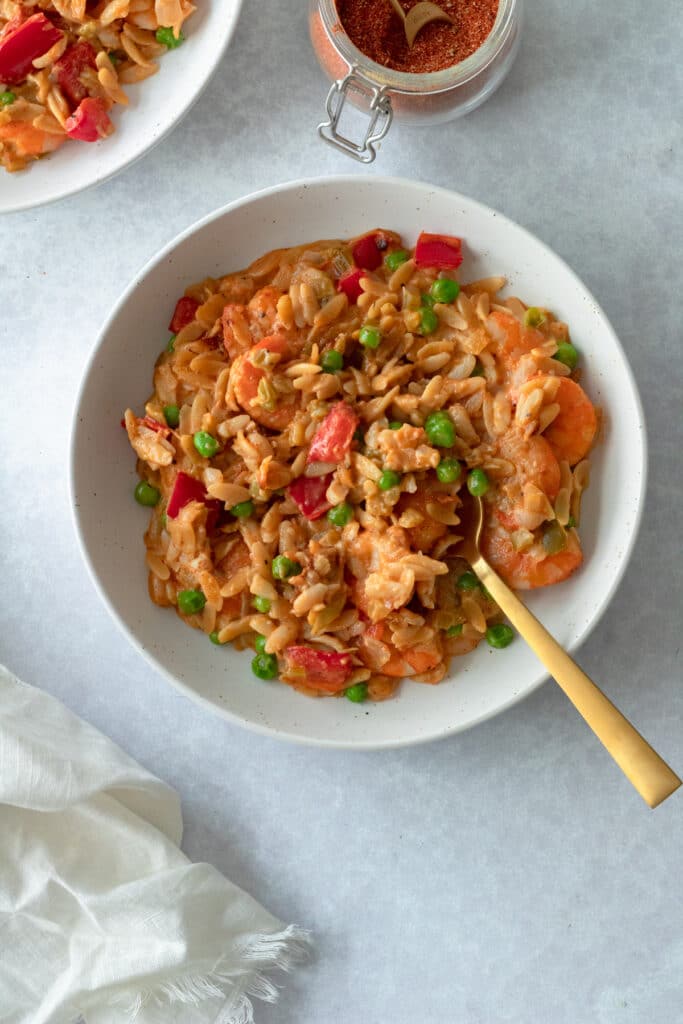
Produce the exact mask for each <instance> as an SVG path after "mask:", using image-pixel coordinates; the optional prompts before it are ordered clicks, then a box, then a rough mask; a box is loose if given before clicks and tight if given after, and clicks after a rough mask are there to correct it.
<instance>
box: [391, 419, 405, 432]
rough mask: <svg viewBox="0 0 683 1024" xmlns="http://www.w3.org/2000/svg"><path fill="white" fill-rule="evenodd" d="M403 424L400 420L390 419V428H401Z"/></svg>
mask: <svg viewBox="0 0 683 1024" xmlns="http://www.w3.org/2000/svg"><path fill="white" fill-rule="evenodd" d="M402 426H403V424H402V423H401V421H400V420H390V421H389V430H400V429H401V427H402Z"/></svg>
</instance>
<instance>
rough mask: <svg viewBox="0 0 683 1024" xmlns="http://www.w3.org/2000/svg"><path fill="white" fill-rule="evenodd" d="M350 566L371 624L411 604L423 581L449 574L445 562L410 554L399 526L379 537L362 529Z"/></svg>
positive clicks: (359, 600)
mask: <svg viewBox="0 0 683 1024" xmlns="http://www.w3.org/2000/svg"><path fill="white" fill-rule="evenodd" d="M348 566H349V569H350V570H351V572H352V574H353V575H354V577H355V580H354V582H353V584H352V591H353V594H354V600H355V601H356V604H357V605H358V607H359V608H360V609H361V611H363V612H364V613H365V614H366V615H367V616H368V618H369V619H370V620H371V621H372V622H379V621H380V620H381V619H386V617H387V616H388V615H390V614H391V612H392V611H394V610H396V609H398V608H403V607H404V605H406V604H408V602H409V601H410V599H411V597H412V596H413V593H414V590H415V584H416V583H418V582H419V581H420V580H431V579H432V578H433V577H434V576H441V575H443V574H445V573H447V572H448V566H447V565H445V564H444V563H443V562H438V561H436V559H434V558H428V557H427V556H426V555H423V554H420V553H419V552H414V551H411V550H410V548H409V546H408V537H407V534H406V531H405V530H402V529H401V527H399V526H390V527H389V529H388V530H387V531H386V532H385V533H383V534H381V535H380V536H377V535H376V534H374V533H372V532H370V531H369V530H361V531H360V533H359V534H358V535H357V536H356V537H355V538H354V539H353V540H351V541H350V542H349V545H348Z"/></svg>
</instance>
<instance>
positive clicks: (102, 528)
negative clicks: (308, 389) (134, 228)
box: [71, 176, 646, 748]
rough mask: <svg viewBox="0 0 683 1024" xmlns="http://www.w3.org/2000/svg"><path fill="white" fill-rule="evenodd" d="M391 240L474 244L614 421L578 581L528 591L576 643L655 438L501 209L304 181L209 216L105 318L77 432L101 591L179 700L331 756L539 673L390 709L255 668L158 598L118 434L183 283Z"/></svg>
mask: <svg viewBox="0 0 683 1024" xmlns="http://www.w3.org/2000/svg"><path fill="white" fill-rule="evenodd" d="M377 226H382V227H387V228H391V229H393V230H396V231H399V232H401V233H402V235H403V237H404V239H405V241H406V242H408V243H414V241H415V238H416V236H417V234H418V233H419V231H420V230H421V229H425V230H428V231H443V232H446V233H448V234H457V235H461V236H463V237H464V239H465V240H466V246H467V249H466V258H465V263H464V265H463V268H462V271H461V273H462V277H463V280H467V279H468V278H469V279H474V278H479V277H483V276H485V275H488V274H501V273H504V274H506V275H507V277H508V280H509V282H510V286H509V291H510V293H514V294H518V295H520V296H521V297H523V298H525V299H526V300H528V301H529V302H530V303H534V304H537V305H540V306H547V307H549V308H551V309H553V310H554V311H555V312H556V313H557V315H558V316H560V317H562V318H563V319H566V320H567V321H568V322H569V325H570V328H571V331H572V337H573V338H574V339H575V340H576V343H577V346H578V347H579V348H580V349H581V351H582V354H583V360H582V364H583V366H584V368H585V378H584V382H585V386H586V388H587V390H588V391H589V393H590V395H591V397H592V399H593V400H594V401H595V402H596V403H597V404H598V405H600V406H602V408H603V409H604V412H605V417H604V427H603V431H602V435H601V439H600V443H599V444H598V446H597V448H596V450H595V453H594V457H593V473H592V481H591V486H590V488H589V490H588V492H587V494H586V497H585V503H584V506H583V509H582V528H581V536H582V540H583V544H584V551H585V562H584V565H583V566H582V568H581V569H580V570H579V572H577V573H576V574H575V575H574V576H572V577H571V579H569V580H568V581H567V582H565V583H563V584H560V585H559V586H555V587H550V588H548V589H546V590H542V591H535V592H533V593H530V594H528V595H527V597H526V598H525V599H526V600H528V604H529V607H530V608H531V609H532V610H533V611H534V613H535V614H537V615H538V616H539V618H540V619H541V620H542V621H543V622H544V623H545V625H546V626H547V627H548V628H549V629H550V630H551V631H552V632H553V634H554V635H555V636H556V637H557V638H558V640H559V641H560V642H561V643H562V644H564V645H565V646H566V647H568V648H574V647H576V646H577V645H578V644H579V643H580V642H581V641H582V640H583V639H584V638H585V637H586V636H587V634H588V633H589V631H590V630H591V629H592V627H593V626H595V624H596V622H597V621H598V619H599V617H600V615H601V614H602V612H603V611H604V610H605V608H606V606H607V604H608V602H609V600H610V598H611V597H612V595H613V594H614V591H615V589H616V587H617V584H618V583H619V580H620V579H621V576H622V574H623V572H624V569H625V567H626V563H627V561H628V558H629V555H630V552H631V549H632V546H633V542H634V539H635V536H636V531H637V528H638V523H639V519H640V514H641V508H642V504H643V491H644V485H645V467H646V443H645V428H644V423H643V414H642V410H641V405H640V400H639V398H638V393H637V391H636V386H635V383H634V381H633V377H632V375H631V371H630V369H629V366H628V363H627V362H626V358H625V356H624V353H623V351H622V348H621V346H620V344H619V342H618V340H617V338H616V336H615V334H614V331H613V330H612V328H611V327H610V324H609V323H608V321H607V319H606V317H605V315H604V313H603V312H602V310H601V309H600V307H599V306H598V304H597V302H596V301H595V299H594V298H593V297H592V296H591V295H590V293H589V292H588V291H587V290H586V288H585V287H584V285H583V284H582V283H581V281H579V279H578V278H577V277H576V276H575V274H574V273H573V272H572V271H571V270H570V269H569V268H568V267H567V266H566V264H565V263H563V262H562V260H561V259H559V257H557V256H556V255H555V254H554V253H553V252H551V250H550V249H548V248H547V247H546V246H545V245H543V244H542V243H541V242H539V241H538V239H536V238H534V237H533V236H532V235H530V234H528V232H526V231H525V230H523V229H522V228H520V227H518V226H517V225H516V224H513V223H512V222H511V221H509V220H507V219H506V218H505V217H503V216H501V215H500V214H497V213H495V212H494V211H492V210H490V209H488V208H487V207H485V206H482V205H480V204H479V203H476V202H473V201H472V200H471V199H467V198H465V197H464V196H461V195H458V194H457V193H455V192H448V191H445V190H444V189H439V188H431V187H430V186H428V185H424V184H419V183H413V182H408V181H401V180H397V179H391V178H379V177H372V178H362V177H357V176H353V177H342V178H327V179H322V180H313V181H307V182H294V183H291V184H287V185H282V186H278V187H277V188H272V189H268V190H266V191H264V192H259V193H257V194H256V195H253V196H248V197H247V198H246V199H242V200H239V201H238V202H235V203H231V204H230V205H228V206H226V207H224V208H223V209H222V210H219V211H218V212H217V213H214V214H212V215H211V216H210V217H207V218H206V219H205V220H203V221H200V222H199V223H198V224H196V225H195V226H193V227H192V228H190V229H189V230H188V231H186V232H185V233H184V234H182V235H180V236H179V237H178V238H176V239H175V240H174V241H173V242H171V244H170V245H168V246H167V247H166V248H165V249H164V250H163V251H162V252H161V253H159V255H158V256H156V257H155V258H154V259H153V260H151V261H150V262H149V263H148V264H147V266H146V267H144V268H143V270H142V271H141V273H140V274H139V275H138V276H137V278H136V279H135V280H134V281H133V282H132V284H131V285H130V286H129V288H128V289H127V290H126V292H125V294H124V295H123V297H122V298H121V300H120V302H119V303H118V305H117V306H116V308H115V309H114V311H113V313H112V314H111V316H110V317H109V319H108V321H107V323H106V324H105V326H104V329H103V331H102V333H101V335H100V337H99V339H98V341H97V344H96V346H95V351H94V353H93V355H92V357H91V360H90V363H89V365H88V368H87V370H86V373H85V378H84V381H83V385H82V389H81V393H80V397H79V399H78V403H77V408H76V414H75V419H74V430H73V439H72V466H71V469H72V489H73V503H74V509H75V518H76V528H77V531H78V533H79V536H80V541H81V544H82V548H83V552H84V555H85V558H86V561H87V562H88V565H89V567H90V570H91V572H92V575H93V578H94V580H95V583H96V585H97V587H98V589H99V591H100V593H101V595H102V597H103V599H104V601H105V603H106V604H107V607H108V608H109V610H110V612H111V613H112V615H113V616H114V618H115V619H116V621H117V622H118V623H119V625H120V626H121V628H122V629H123V631H124V632H125V633H126V635H127V636H128V638H129V640H130V641H131V642H132V643H133V644H134V645H135V646H136V647H137V648H138V650H140V652H141V653H142V654H144V656H145V657H146V658H147V659H148V660H149V661H150V662H151V664H152V665H154V667H155V668H157V669H158V670H159V671H160V672H162V673H163V674H164V675H165V676H166V677H167V678H168V679H169V680H170V681H171V682H172V683H174V684H175V685H176V686H178V687H179V688H180V689H181V690H182V691H183V692H184V693H185V694H187V695H188V696H191V697H192V698H194V699H195V700H198V701H200V702H202V703H203V704H205V705H206V706H207V707H208V708H210V709H211V710H213V711H216V712H218V714H220V715H223V716H225V717H226V718H229V719H230V720H232V721H234V722H238V723H240V724H241V725H246V726H248V727H250V728H252V729H255V730H257V731H260V732H264V733H270V734H273V735H276V736H279V737H284V738H288V739H292V740H298V741H301V742H309V743H318V744H322V745H327V746H337V747H355V748H374V747H388V746H398V745H401V744H408V743H418V742H421V741H425V740H430V739H434V738H436V737H440V736H445V735H447V734H449V733H453V732H457V731H459V730H461V729H466V728H468V727H469V726H472V725H474V724H475V723H477V722H480V721H482V720H483V719H485V718H488V717H489V716H491V715H494V714H496V713H497V712H499V711H502V710H503V709H504V708H507V707H509V706H510V705H511V704H514V703H515V702H516V701H518V700H520V699H521V698H522V697H525V696H526V695H527V694H529V693H531V691H532V690H534V689H535V688H536V687H537V686H538V685H539V684H540V683H541V682H542V681H543V679H544V678H545V676H546V673H545V671H544V670H543V668H542V667H541V665H540V664H539V662H538V661H537V660H536V658H535V657H534V655H533V654H532V653H531V652H530V651H529V649H528V648H527V647H526V645H525V644H524V642H523V641H522V640H521V639H518V640H516V641H515V643H513V644H512V645H511V646H510V647H509V648H507V649H506V650H504V651H493V650H491V649H489V648H488V647H487V646H486V645H485V644H484V645H480V647H479V648H478V649H477V651H476V652H474V654H472V655H471V656H469V657H467V658H456V659H454V660H453V662H452V673H451V675H450V677H449V678H448V679H447V680H444V682H442V683H441V684H439V685H438V686H425V685H423V684H419V683H414V682H405V683H403V685H402V687H401V690H400V692H399V695H398V696H397V697H396V698H395V699H393V700H390V701H387V702H385V703H382V704H374V705H372V704H362V705H357V704H352V703H351V702H349V701H347V700H330V699H320V700H316V699H311V698H308V697H304V696H302V695H301V694H299V693H297V692H295V691H294V690H292V689H290V688H289V687H288V686H283V685H281V684H280V683H263V682H260V681H259V680H257V679H255V678H254V677H253V676H252V675H251V671H250V665H249V662H250V658H251V653H250V652H242V653H238V652H236V651H234V650H233V649H232V648H231V647H229V646H226V647H220V648H219V647H216V646H214V645H213V644H211V643H209V641H208V639H207V637H206V636H205V635H204V634H202V633H200V632H198V631H196V630H192V629H189V628H188V627H187V626H185V625H183V623H182V622H181V621H180V620H179V619H178V618H177V616H176V615H175V614H174V613H173V612H172V611H170V610H168V609H161V608H157V607H156V606H155V605H153V604H152V603H151V601H150V600H149V597H148V595H147V582H146V577H147V572H146V568H145V563H144V546H143V539H142V535H143V532H144V530H145V527H146V523H147V513H146V511H145V510H141V509H140V508H139V506H137V505H136V504H135V502H134V501H133V497H132V492H133V488H134V486H135V483H136V480H137V477H136V473H135V458H134V455H133V453H132V451H131V449H130V447H129V445H128V441H127V439H126V435H125V432H124V431H123V430H121V428H120V426H119V421H120V419H121V415H122V413H123V410H124V409H125V408H126V407H127V406H131V407H132V408H135V409H142V408H143V405H144V402H145V400H146V399H147V397H148V396H149V393H150V391H151V380H152V367H153V364H154V360H155V359H156V356H157V354H158V353H159V351H160V350H161V349H162V348H163V346H164V345H165V343H166V340H167V338H168V331H167V329H166V325H167V323H168V319H169V317H170V314H171V311H172V309H173V306H174V303H175V300H176V298H177V296H178V295H181V294H182V292H183V289H184V288H185V286H186V285H188V284H189V283H190V282H194V281H198V280H200V279H201V278H203V277H207V276H213V277H217V276H220V275H221V274H223V273H225V272H227V271H231V270H237V269H238V268H241V267H244V266H246V265H247V264H248V263H249V262H250V261H251V260H253V259H254V258H255V257H257V256H259V255H261V254H263V253H265V252H267V251H268V250H269V249H274V248H277V247H280V246H288V245H293V244H295V243H300V242H304V241H306V240H312V239H317V238H334V237H344V236H352V235H357V234H360V233H362V232H363V231H364V230H366V229H369V228H372V227H377Z"/></svg>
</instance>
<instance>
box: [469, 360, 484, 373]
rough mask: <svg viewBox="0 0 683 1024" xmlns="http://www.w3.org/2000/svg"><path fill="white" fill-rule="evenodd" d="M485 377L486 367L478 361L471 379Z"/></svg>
mask: <svg viewBox="0 0 683 1024" xmlns="http://www.w3.org/2000/svg"><path fill="white" fill-rule="evenodd" d="M483 376H484V367H483V366H482V365H481V363H480V362H479V360H478V359H477V361H476V363H475V364H474V369H473V370H472V373H471V374H470V377H483Z"/></svg>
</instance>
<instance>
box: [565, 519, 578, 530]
mask: <svg viewBox="0 0 683 1024" xmlns="http://www.w3.org/2000/svg"><path fill="white" fill-rule="evenodd" d="M567 529H568V530H574V529H576V519H575V518H574V516H570V517H569V519H568V520H567Z"/></svg>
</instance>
